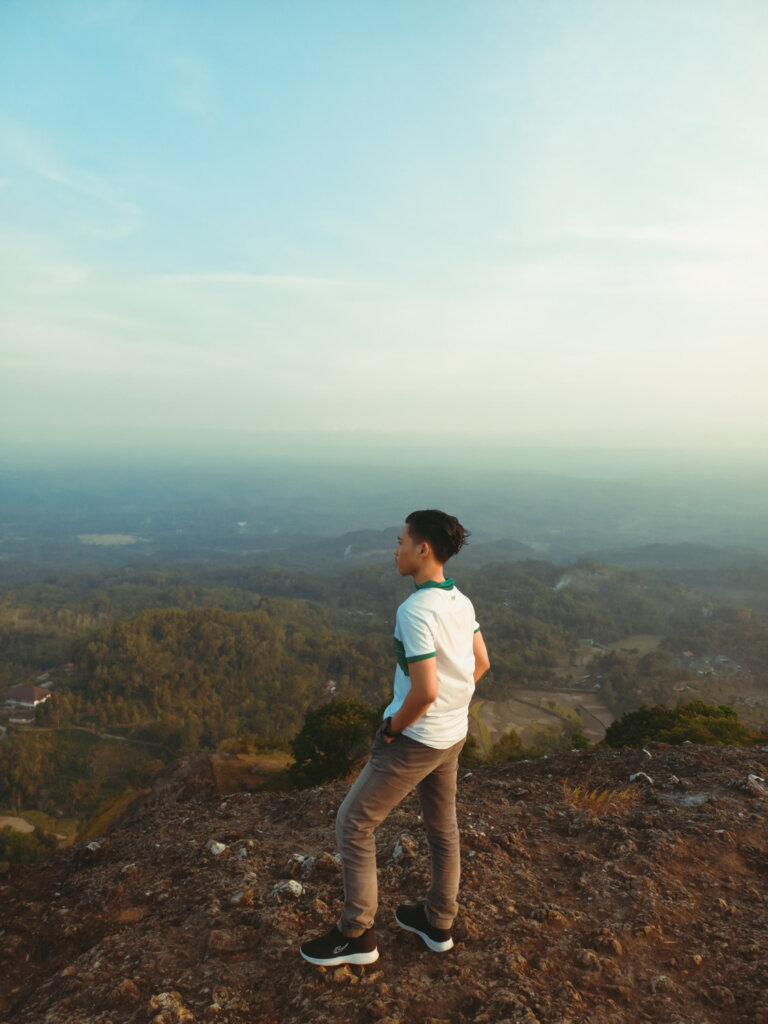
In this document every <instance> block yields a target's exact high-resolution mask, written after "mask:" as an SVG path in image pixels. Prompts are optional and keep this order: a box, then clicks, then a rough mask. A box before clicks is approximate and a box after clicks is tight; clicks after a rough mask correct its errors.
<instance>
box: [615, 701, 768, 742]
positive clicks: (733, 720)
mask: <svg viewBox="0 0 768 1024" xmlns="http://www.w3.org/2000/svg"><path fill="white" fill-rule="evenodd" d="M654 740H655V741H658V742H660V743H671V744H680V743H685V742H686V741H687V742H690V743H700V744H703V745H705V746H725V745H727V744H731V743H733V744H736V745H739V746H753V745H755V744H758V743H765V741H766V740H768V733H765V732H757V731H755V730H752V729H748V728H747V727H746V726H745V725H742V723H741V722H740V721H739V719H738V716H737V714H736V712H735V711H734V710H733V708H731V707H728V706H727V705H726V704H705V703H704V701H702V700H695V701H691V703H690V704H682V705H681V706H680V707H678V708H667V707H664V705H663V704H657V705H656V706H655V707H652V708H646V707H642V708H638V709H637V711H628V712H627V713H626V714H624V715H622V717H621V718H620V719H619V720H618V721H617V722H614V723H613V725H611V726H609V728H608V730H607V732H606V734H605V742H606V743H607V744H608V746H609V747H641V746H642V745H643V744H644V743H650V742H651V741H654Z"/></svg>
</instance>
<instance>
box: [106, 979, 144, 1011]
mask: <svg viewBox="0 0 768 1024" xmlns="http://www.w3.org/2000/svg"><path fill="white" fill-rule="evenodd" d="M140 999H141V993H140V992H139V990H138V988H137V987H136V985H135V984H134V983H133V982H132V981H131V980H130V978H126V979H125V981H123V982H122V983H121V984H120V985H116V986H115V988H113V989H112V992H111V994H110V1001H111V1003H112V1005H113V1006H124V1005H126V1004H129V1005H135V1004H136V1003H138V1002H139V1000H140Z"/></svg>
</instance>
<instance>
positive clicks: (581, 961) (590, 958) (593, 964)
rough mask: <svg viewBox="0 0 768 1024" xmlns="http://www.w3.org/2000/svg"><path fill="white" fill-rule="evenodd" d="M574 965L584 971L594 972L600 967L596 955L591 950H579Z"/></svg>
mask: <svg viewBox="0 0 768 1024" xmlns="http://www.w3.org/2000/svg"><path fill="white" fill-rule="evenodd" d="M575 959H576V965H577V966H578V967H581V969H582V970H584V971H596V970H597V968H598V967H599V966H600V961H599V959H598V957H597V954H596V953H595V952H594V951H593V950H591V949H580V950H578V951H577V953H576V957H575Z"/></svg>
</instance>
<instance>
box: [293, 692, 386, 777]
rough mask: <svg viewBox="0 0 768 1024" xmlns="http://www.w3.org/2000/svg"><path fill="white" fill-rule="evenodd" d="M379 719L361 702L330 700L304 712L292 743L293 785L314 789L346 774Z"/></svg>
mask: <svg viewBox="0 0 768 1024" xmlns="http://www.w3.org/2000/svg"><path fill="white" fill-rule="evenodd" d="M380 720H381V716H380V714H379V711H378V709H376V708H372V707H370V706H369V705H368V704H365V703H364V702H363V701H361V700H357V699H355V698H346V699H343V700H333V701H331V702H330V703H329V704H323V706H322V707H319V708H313V709H311V710H310V711H308V712H307V714H306V716H305V718H304V724H303V726H302V727H301V729H300V730H299V732H298V734H297V735H296V738H295V739H293V740H291V749H292V750H293V756H294V761H295V763H294V764H293V765H292V766H291V768H290V776H291V779H292V780H293V782H294V784H295V785H297V786H299V787H301V786H317V785H319V784H320V783H323V782H330V781H331V780H332V779H338V778H339V777H340V776H341V775H346V774H347V772H348V771H349V770H350V769H351V768H352V765H353V764H354V763H355V761H356V760H357V759H358V758H359V757H360V756H361V754H362V753H363V752H364V750H365V748H366V746H367V745H368V744H369V743H370V741H371V739H372V738H373V735H374V733H375V731H376V728H377V727H378V725H379V722H380Z"/></svg>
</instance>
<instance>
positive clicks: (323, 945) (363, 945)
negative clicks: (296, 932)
mask: <svg viewBox="0 0 768 1024" xmlns="http://www.w3.org/2000/svg"><path fill="white" fill-rule="evenodd" d="M299 952H300V953H301V955H302V956H303V957H304V959H305V960H308V961H309V962H310V963H311V964H319V965H320V966H322V967H335V966H336V964H372V963H374V961H376V960H378V959H379V951H378V949H377V948H376V932H375V931H374V930H373V928H369V929H368V931H367V932H363V934H362V935H358V937H357V938H356V939H350V938H349V936H347V935H342V934H341V932H340V931H339V929H338V928H337V927H336V926H335V925H334V927H333V928H331V930H330V931H329V932H328V934H327V935H323V936H322V937H321V938H319V939H312V941H311V942H305V943H304V945H303V946H302V947H301V949H300V950H299Z"/></svg>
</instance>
